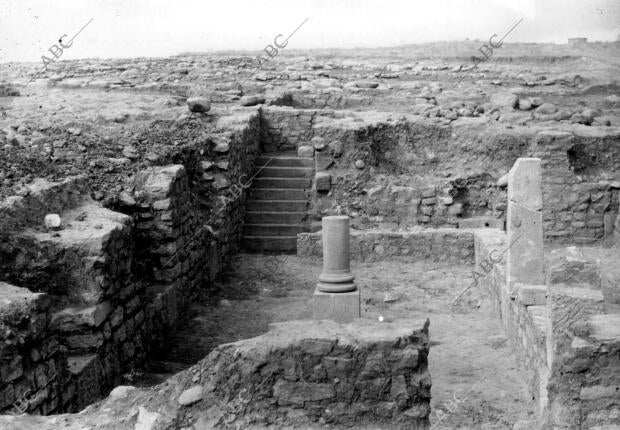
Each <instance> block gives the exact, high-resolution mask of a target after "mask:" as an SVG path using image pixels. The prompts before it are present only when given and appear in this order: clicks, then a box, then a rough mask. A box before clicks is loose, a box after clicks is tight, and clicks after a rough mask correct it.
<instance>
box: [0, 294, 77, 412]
mask: <svg viewBox="0 0 620 430" xmlns="http://www.w3.org/2000/svg"><path fill="white" fill-rule="evenodd" d="M50 304H51V301H50V299H49V297H48V295H47V294H45V293H32V292H30V291H28V290H27V289H25V288H19V287H15V286H13V285H9V284H7V283H4V282H0V411H5V412H9V413H13V414H22V413H26V412H27V413H41V414H48V413H51V412H53V411H55V410H57V408H58V405H59V404H60V403H61V402H62V396H63V392H64V387H63V385H62V383H63V381H64V380H66V373H67V372H66V370H65V369H66V368H67V362H66V351H65V350H64V347H62V346H60V344H59V342H58V339H57V338H56V337H54V336H53V335H51V333H50V331H49V311H50Z"/></svg>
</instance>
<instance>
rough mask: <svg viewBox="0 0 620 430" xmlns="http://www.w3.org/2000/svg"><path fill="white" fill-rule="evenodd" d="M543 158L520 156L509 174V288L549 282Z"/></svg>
mask: <svg viewBox="0 0 620 430" xmlns="http://www.w3.org/2000/svg"><path fill="white" fill-rule="evenodd" d="M541 176H542V175H541V167H540V159H539V158H519V159H517V161H516V162H515V164H514V166H512V169H510V172H509V173H508V214H507V218H506V232H507V236H508V243H507V247H508V250H507V252H506V256H507V258H506V287H507V288H508V292H512V291H513V289H514V285H515V283H517V282H519V283H523V284H533V285H542V284H544V283H545V277H544V261H543V227H542V185H541Z"/></svg>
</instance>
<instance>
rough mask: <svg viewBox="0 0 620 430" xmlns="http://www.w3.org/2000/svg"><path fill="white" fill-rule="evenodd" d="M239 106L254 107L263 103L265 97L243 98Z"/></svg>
mask: <svg viewBox="0 0 620 430" xmlns="http://www.w3.org/2000/svg"><path fill="white" fill-rule="evenodd" d="M239 103H241V106H256V105H259V104H263V103H265V97H262V96H243V97H241V100H240V102H239Z"/></svg>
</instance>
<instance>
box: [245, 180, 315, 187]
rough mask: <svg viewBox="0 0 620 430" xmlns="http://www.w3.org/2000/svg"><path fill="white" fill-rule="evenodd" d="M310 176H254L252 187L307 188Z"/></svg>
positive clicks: (310, 183)
mask: <svg viewBox="0 0 620 430" xmlns="http://www.w3.org/2000/svg"><path fill="white" fill-rule="evenodd" d="M311 185H312V178H254V180H253V181H252V188H287V189H289V188H292V189H298V190H305V189H309V188H310V187H311Z"/></svg>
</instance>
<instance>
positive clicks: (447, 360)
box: [132, 254, 534, 430]
mask: <svg viewBox="0 0 620 430" xmlns="http://www.w3.org/2000/svg"><path fill="white" fill-rule="evenodd" d="M352 269H353V270H354V273H355V275H356V282H357V283H358V285H359V286H360V287H361V288H362V317H363V318H373V319H378V318H381V317H382V318H383V321H389V320H391V319H395V318H400V317H411V316H412V315H415V316H426V317H428V318H430V321H431V325H430V327H431V353H430V357H429V363H430V371H431V375H432V378H433V388H432V395H433V399H432V402H431V405H432V409H433V412H432V414H431V426H432V428H433V429H437V430H439V429H454V428H461V429H467V428H471V429H512V426H513V425H514V423H515V422H517V421H519V420H527V419H534V406H533V404H532V402H531V401H530V399H529V398H528V395H527V393H526V387H525V385H524V379H523V378H522V377H521V375H520V373H519V371H518V369H517V367H516V361H515V357H514V354H513V353H512V351H511V349H510V347H509V345H508V342H507V339H506V337H505V336H504V334H503V331H502V328H501V326H500V322H499V319H498V318H497V317H496V316H495V315H493V314H492V312H491V311H490V304H489V302H488V300H486V295H485V292H484V291H481V290H476V289H474V290H471V292H470V293H468V294H466V295H465V296H464V298H463V300H462V301H461V302H460V303H459V305H457V306H456V307H455V310H454V312H453V313H451V312H450V309H449V308H450V302H451V301H452V300H453V299H454V297H455V296H456V295H457V294H458V293H459V292H460V291H461V290H462V289H463V288H465V287H466V286H467V285H469V284H470V283H471V280H472V277H471V271H472V269H473V267H469V266H454V265H447V264H446V265H438V264H436V263H430V262H401V261H384V262H380V263H367V264H366V263H365V264H363V265H361V264H353V265H352ZM320 271H321V262H320V261H317V260H308V259H301V258H300V257H297V256H283V255H280V256H267V255H256V254H240V255H238V256H237V257H236V258H235V260H234V261H233V263H232V267H230V269H229V270H228V271H227V272H225V273H224V275H223V276H222V278H221V280H220V283H219V288H220V294H219V297H217V298H215V299H214V298H213V296H211V297H210V298H209V299H208V301H206V300H204V301H200V300H199V301H197V302H196V304H194V305H193V306H192V308H191V310H190V313H189V317H188V321H187V322H186V323H185V324H183V325H182V327H181V328H180V330H179V331H178V332H177V333H175V335H174V337H173V339H172V340H171V342H170V344H169V349H168V351H167V353H166V356H165V357H162V360H161V361H159V362H157V363H153V367H152V370H153V373H150V374H147V375H142V377H140V378H139V380H134V381H132V383H134V384H138V385H150V384H153V383H157V382H161V381H163V379H165V378H166V377H168V376H170V373H171V372H176V371H178V370H180V369H182V368H184V367H187V366H188V365H190V364H193V363H195V362H196V361H198V360H200V359H201V358H202V357H204V355H206V354H207V353H208V352H209V351H211V350H212V349H213V348H215V347H216V346H217V345H219V344H221V343H226V342H233V341H236V340H239V339H244V338H249V337H253V336H256V335H259V334H261V333H264V332H265V331H267V325H268V324H269V323H271V322H279V321H289V320H295V319H309V318H311V312H312V311H311V306H310V304H311V297H312V292H313V291H314V286H315V283H316V279H317V277H318V275H319V273H320Z"/></svg>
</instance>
